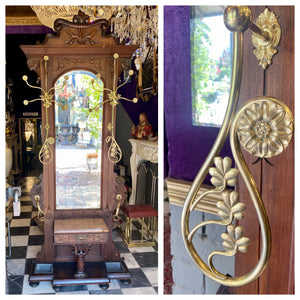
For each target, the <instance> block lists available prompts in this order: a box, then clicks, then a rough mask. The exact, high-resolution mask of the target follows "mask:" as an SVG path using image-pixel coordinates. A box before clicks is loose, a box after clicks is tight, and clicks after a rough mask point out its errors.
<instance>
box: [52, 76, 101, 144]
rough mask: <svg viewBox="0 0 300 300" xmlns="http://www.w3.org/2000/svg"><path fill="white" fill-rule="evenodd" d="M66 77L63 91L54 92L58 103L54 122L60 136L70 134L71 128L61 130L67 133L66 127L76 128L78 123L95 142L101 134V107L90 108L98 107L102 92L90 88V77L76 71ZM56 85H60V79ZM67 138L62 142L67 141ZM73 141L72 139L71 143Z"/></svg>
mask: <svg viewBox="0 0 300 300" xmlns="http://www.w3.org/2000/svg"><path fill="white" fill-rule="evenodd" d="M68 75H69V80H68V81H67V83H66V85H65V86H64V88H63V90H58V91H56V95H55V98H56V101H57V102H58V103H59V105H58V106H57V119H56V122H57V123H59V124H57V125H58V126H59V127H60V135H61V134H62V133H63V134H69V133H70V130H71V128H70V129H68V132H62V130H63V129H64V131H67V128H66V127H68V128H69V127H70V126H71V127H72V128H73V127H74V126H76V127H77V128H78V123H80V122H81V123H82V122H83V123H84V124H85V125H84V131H86V132H89V133H90V134H91V135H92V136H93V137H94V138H95V139H96V140H97V139H98V138H99V136H101V135H99V134H100V133H101V122H102V107H101V108H99V109H94V110H93V109H91V108H92V107H97V106H99V102H101V101H102V92H100V91H98V90H95V89H94V88H93V87H92V83H91V79H92V78H93V77H92V76H91V75H87V74H85V73H84V72H83V73H78V72H77V71H75V72H70V73H68ZM75 75H76V76H75ZM56 84H57V85H59V84H60V79H59V80H58V81H57V83H56ZM72 130H73V129H72ZM73 131H74V130H73ZM75 131H76V132H77V130H75ZM78 131H79V129H78ZM68 138H69V137H68V136H67V137H66V138H64V139H63V140H64V141H68ZM76 139H77V137H76ZM76 139H75V140H76ZM75 140H74V138H72V141H73V142H74V141H75Z"/></svg>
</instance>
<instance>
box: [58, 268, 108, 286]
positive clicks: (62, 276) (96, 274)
mask: <svg viewBox="0 0 300 300" xmlns="http://www.w3.org/2000/svg"><path fill="white" fill-rule="evenodd" d="M53 270H54V278H53V281H52V286H53V288H54V289H55V288H56V287H58V286H64V285H83V284H103V285H105V284H108V285H109V284H110V280H109V278H108V275H107V272H106V265H105V263H104V262H86V263H85V274H86V276H85V277H78V276H76V274H77V273H76V272H77V266H76V263H73V262H66V263H55V264H54V267H53Z"/></svg>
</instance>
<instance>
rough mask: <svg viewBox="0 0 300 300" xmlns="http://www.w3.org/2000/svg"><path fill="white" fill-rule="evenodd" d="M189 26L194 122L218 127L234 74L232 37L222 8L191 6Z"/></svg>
mask: <svg viewBox="0 0 300 300" xmlns="http://www.w3.org/2000/svg"><path fill="white" fill-rule="evenodd" d="M190 26H191V79H192V111H193V125H199V126H211V127H219V126H220V125H221V124H222V122H223V119H224V115H225V111H226V107H227V101H228V96H229V89H230V76H231V39H230V32H229V31H228V30H227V29H226V27H225V25H224V22H223V8H222V7H219V6H205V7H204V6H203V7H200V6H199V7H194V8H191V19H190Z"/></svg>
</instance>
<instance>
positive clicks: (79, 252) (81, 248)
mask: <svg viewBox="0 0 300 300" xmlns="http://www.w3.org/2000/svg"><path fill="white" fill-rule="evenodd" d="M74 248H75V249H74V253H75V255H76V256H77V270H76V273H75V274H74V277H75V278H86V277H88V274H87V273H86V272H85V256H86V254H87V253H88V252H89V250H90V248H91V245H86V244H82V245H81V244H80V245H74Z"/></svg>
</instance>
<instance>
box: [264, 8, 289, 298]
mask: <svg viewBox="0 0 300 300" xmlns="http://www.w3.org/2000/svg"><path fill="white" fill-rule="evenodd" d="M269 9H270V10H271V11H273V12H274V13H275V15H277V16H279V22H280V25H281V30H282V37H281V41H280V45H279V48H278V54H277V55H276V56H275V57H274V60H273V64H272V65H271V66H270V67H269V68H268V69H267V71H266V80H265V93H266V95H270V96H273V97H276V98H279V99H280V100H281V101H283V102H284V103H285V104H286V105H287V106H288V107H289V108H290V109H291V110H292V111H293V110H294V8H293V7H282V6H281V7H280V6H271V7H270V8H269ZM270 161H271V162H272V164H274V167H272V166H270V165H269V164H267V163H266V162H264V163H263V170H262V187H263V189H262V198H263V199H264V203H265V206H266V209H267V213H268V216H269V220H270V225H271V232H272V252H271V257H270V261H269V263H268V266H267V268H266V270H265V271H264V273H263V274H262V276H261V277H260V288H259V292H260V293H261V294H290V293H293V292H294V288H293V281H294V274H293V273H294V272H293V269H294V266H293V264H294V262H293V248H294V244H293V226H294V222H293V219H294V139H293V140H292V142H291V144H290V145H289V147H288V148H287V149H286V150H285V151H284V152H283V153H281V154H280V155H279V156H276V157H274V158H272V159H270Z"/></svg>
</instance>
